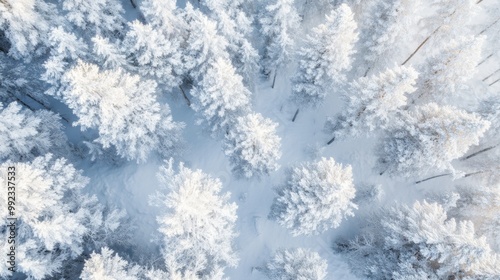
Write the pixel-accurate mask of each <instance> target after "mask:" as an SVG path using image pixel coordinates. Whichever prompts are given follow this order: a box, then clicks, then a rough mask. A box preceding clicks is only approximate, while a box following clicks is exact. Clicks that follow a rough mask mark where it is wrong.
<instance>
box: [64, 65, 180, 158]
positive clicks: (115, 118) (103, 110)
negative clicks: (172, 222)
mask: <svg viewBox="0 0 500 280" xmlns="http://www.w3.org/2000/svg"><path fill="white" fill-rule="evenodd" d="M63 84H64V89H63V93H62V99H63V101H64V102H65V103H66V104H67V105H68V106H69V107H70V108H71V109H72V110H73V113H74V114H75V115H76V116H77V117H78V121H76V122H75V123H74V125H75V126H76V125H79V126H81V128H82V130H85V129H88V128H91V129H97V131H98V133H99V137H98V138H97V139H96V140H95V142H96V143H99V144H101V145H102V146H103V147H104V148H109V147H110V146H113V147H114V148H116V151H117V153H118V155H120V156H122V157H124V158H127V159H129V160H137V161H144V160H145V159H146V158H147V157H148V155H149V154H150V153H151V152H152V151H154V150H157V151H159V152H160V153H169V152H171V149H172V148H173V147H174V146H175V144H176V143H177V142H178V140H179V129H180V128H181V127H182V124H179V123H175V122H174V121H173V120H172V116H171V115H170V110H169V108H168V106H167V105H165V106H163V108H162V107H161V106H160V104H159V103H158V102H157V101H156V98H155V91H156V83H155V82H154V81H152V80H141V78H140V77H139V76H137V75H130V74H128V73H126V72H123V71H122V70H106V71H99V68H98V67H97V66H96V65H93V64H88V63H83V62H79V63H78V65H77V66H75V67H74V68H73V69H71V70H70V71H69V72H68V73H66V74H65V76H64V78H63Z"/></svg>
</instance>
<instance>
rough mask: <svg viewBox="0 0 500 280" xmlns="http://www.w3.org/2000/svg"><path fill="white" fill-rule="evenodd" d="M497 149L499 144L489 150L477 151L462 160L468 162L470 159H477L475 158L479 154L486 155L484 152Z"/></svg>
mask: <svg viewBox="0 0 500 280" xmlns="http://www.w3.org/2000/svg"><path fill="white" fill-rule="evenodd" d="M496 147H498V144H497V145H494V146H490V147H488V148H484V149H482V150H480V151H477V152H475V153H472V154H470V155H468V156H466V157H464V158H462V160H467V159H470V158H472V157H475V156H477V155H479V154H482V153H484V152H487V151H489V150H492V149H494V148H496Z"/></svg>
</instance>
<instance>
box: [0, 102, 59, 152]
mask: <svg viewBox="0 0 500 280" xmlns="http://www.w3.org/2000/svg"><path fill="white" fill-rule="evenodd" d="M66 141H67V139H66V136H65V135H64V133H63V132H62V124H61V118H60V117H59V116H58V115H56V114H54V113H52V112H50V111H45V110H40V111H35V112H31V111H29V110H28V109H22V107H21V105H19V104H18V103H15V102H12V103H10V104H9V105H8V106H7V107H5V108H4V107H3V105H2V103H0V142H1V143H2V145H0V160H6V159H10V160H14V161H24V160H31V159H33V158H34V157H36V156H40V155H44V154H46V153H48V152H53V153H58V154H61V153H64V152H65V151H64V149H65V148H67V146H66V145H67V144H66Z"/></svg>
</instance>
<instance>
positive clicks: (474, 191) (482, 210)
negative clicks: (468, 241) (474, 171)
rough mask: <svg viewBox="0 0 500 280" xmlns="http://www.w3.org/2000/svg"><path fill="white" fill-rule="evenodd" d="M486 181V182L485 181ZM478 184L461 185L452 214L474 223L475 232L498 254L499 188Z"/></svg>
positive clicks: (496, 184)
mask: <svg viewBox="0 0 500 280" xmlns="http://www.w3.org/2000/svg"><path fill="white" fill-rule="evenodd" d="M485 181H486V180H485ZM488 183H489V182H479V183H476V184H475V185H469V184H467V185H461V186H458V188H457V190H458V193H459V194H460V198H459V199H458V201H457V208H456V209H453V210H454V211H453V212H452V213H454V214H456V215H457V216H459V217H460V218H462V219H466V220H471V221H473V222H474V226H475V227H476V231H477V232H478V233H479V234H482V235H484V236H485V237H486V238H487V240H488V242H489V244H490V245H491V247H492V248H493V249H494V250H495V251H496V252H500V235H498V232H499V230H500V187H499V185H498V182H497V183H493V184H488Z"/></svg>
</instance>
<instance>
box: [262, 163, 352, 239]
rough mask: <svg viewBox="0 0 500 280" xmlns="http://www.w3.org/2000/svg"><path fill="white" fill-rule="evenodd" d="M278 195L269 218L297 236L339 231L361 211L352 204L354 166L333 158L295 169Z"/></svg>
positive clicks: (290, 172)
mask: <svg viewBox="0 0 500 280" xmlns="http://www.w3.org/2000/svg"><path fill="white" fill-rule="evenodd" d="M277 192H278V197H277V198H276V199H275V201H274V203H273V206H272V210H271V213H270V214H269V216H270V217H272V218H274V219H276V220H277V221H278V223H280V224H281V225H282V226H284V227H286V228H288V229H290V230H291V232H292V234H293V235H294V236H297V235H301V234H306V235H311V234H320V233H322V232H324V231H326V230H328V229H331V228H336V227H338V226H339V225H340V223H341V221H342V219H343V218H346V217H348V216H353V215H354V214H353V210H354V209H356V208H357V206H356V205H355V204H354V203H353V202H352V200H353V199H354V197H355V193H356V189H355V188H354V185H353V179H352V170H351V166H349V165H348V166H345V167H344V166H343V165H342V164H339V163H336V162H335V160H334V159H333V158H322V159H321V160H319V161H316V162H306V163H304V164H302V165H299V166H296V167H293V168H291V169H290V170H288V172H287V177H286V182H285V185H284V186H282V187H280V188H279V189H278V190H277Z"/></svg>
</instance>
